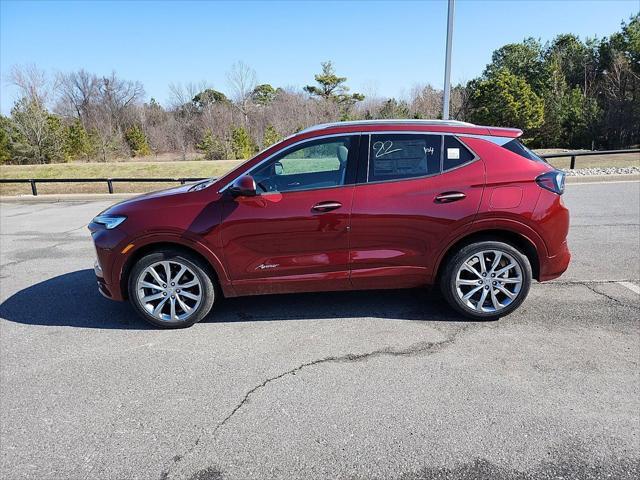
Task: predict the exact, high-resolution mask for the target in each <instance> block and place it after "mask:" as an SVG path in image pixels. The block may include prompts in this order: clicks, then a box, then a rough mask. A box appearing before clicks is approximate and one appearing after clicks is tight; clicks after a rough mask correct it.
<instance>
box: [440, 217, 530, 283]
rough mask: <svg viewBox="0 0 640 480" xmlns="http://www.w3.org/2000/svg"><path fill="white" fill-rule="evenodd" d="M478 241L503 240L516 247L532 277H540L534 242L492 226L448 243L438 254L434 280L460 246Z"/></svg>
mask: <svg viewBox="0 0 640 480" xmlns="http://www.w3.org/2000/svg"><path fill="white" fill-rule="evenodd" d="M480 241H499V242H504V243H507V244H509V245H511V246H512V247H514V248H516V249H518V250H519V251H520V252H522V253H523V254H524V255H525V256H526V257H527V259H528V260H529V263H530V264H531V272H532V274H533V278H535V279H536V280H539V279H540V258H539V255H538V250H537V249H536V244H535V243H534V242H533V241H532V240H531V239H529V238H528V237H527V236H525V235H523V234H522V233H519V232H514V231H513V230H508V229H504V228H493V229H486V230H477V231H474V232H471V233H468V234H466V235H465V236H463V237H461V238H459V239H458V240H456V241H455V242H454V243H452V244H451V245H449V246H448V247H447V248H446V249H445V251H444V252H443V253H442V254H441V255H440V259H439V261H438V264H437V266H436V270H435V271H436V274H435V277H434V278H435V282H434V283H437V282H439V281H440V276H441V275H442V271H443V270H444V268H445V266H446V264H447V262H448V261H449V259H450V258H451V257H452V256H453V255H455V254H456V252H458V251H459V250H460V249H461V248H462V247H465V246H467V245H470V244H472V243H476V242H480Z"/></svg>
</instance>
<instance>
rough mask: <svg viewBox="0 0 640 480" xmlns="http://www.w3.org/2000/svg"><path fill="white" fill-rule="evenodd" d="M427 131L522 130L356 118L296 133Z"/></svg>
mask: <svg viewBox="0 0 640 480" xmlns="http://www.w3.org/2000/svg"><path fill="white" fill-rule="evenodd" d="M407 130H409V131H425V132H441V133H454V134H467V135H490V136H496V137H509V138H517V137H519V136H520V135H522V130H520V129H517V128H504V127H489V126H483V125H474V124H473V123H468V122H461V121H458V120H435V119H434V120H417V119H415V120H414V119H389V120H386V119H385V120H354V121H346V122H333V123H321V124H319V125H313V126H311V127H309V128H305V129H304V130H301V131H300V132H298V133H297V134H296V136H297V135H305V136H308V137H311V136H316V135H329V134H333V133H349V132H376V131H407Z"/></svg>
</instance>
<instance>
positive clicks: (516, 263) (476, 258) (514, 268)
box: [440, 241, 532, 320]
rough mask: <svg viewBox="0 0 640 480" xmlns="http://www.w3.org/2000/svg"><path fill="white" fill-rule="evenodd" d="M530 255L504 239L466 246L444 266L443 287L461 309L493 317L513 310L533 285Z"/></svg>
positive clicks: (467, 313) (481, 317)
mask: <svg viewBox="0 0 640 480" xmlns="http://www.w3.org/2000/svg"><path fill="white" fill-rule="evenodd" d="M531 277H532V274H531V265H530V263H529V259H528V258H527V257H526V256H525V255H523V254H522V253H521V252H520V251H519V250H517V249H516V248H514V247H512V246H511V245H509V244H507V243H503V242H495V241H485V242H478V243H473V244H471V245H467V246H465V247H463V248H462V249H461V250H460V251H459V252H458V253H457V254H455V255H454V256H453V257H452V258H451V259H450V260H449V262H448V263H447V265H446V266H445V270H444V272H443V275H442V278H441V281H440V288H441V290H442V294H443V295H444V297H445V299H446V300H447V302H448V303H449V304H450V305H451V306H452V307H453V308H454V309H455V310H457V311H458V312H460V313H461V314H463V315H465V316H466V317H470V318H473V319H476V320H491V319H495V318H499V317H501V316H503V315H507V314H509V313H511V312H512V311H514V310H515V309H516V308H518V307H519V306H520V304H521V303H522V302H523V301H524V299H525V298H526V296H527V294H528V293H529V287H530V286H531Z"/></svg>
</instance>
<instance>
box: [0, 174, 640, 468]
mask: <svg viewBox="0 0 640 480" xmlns="http://www.w3.org/2000/svg"><path fill="white" fill-rule="evenodd" d="M565 200H566V203H567V204H568V205H569V207H570V208H571V209H572V228H571V234H570V247H571V249H572V252H573V255H574V256H573V263H572V265H571V267H570V270H569V271H568V272H567V273H566V274H565V275H564V276H563V277H562V278H561V279H559V280H558V281H554V282H550V283H547V284H534V285H533V286H532V290H531V293H530V296H529V299H528V300H527V301H526V302H525V304H524V305H523V306H522V307H521V308H520V309H519V310H518V311H516V312H515V313H514V314H512V315H510V316H508V317H506V318H503V319H501V320H500V321H497V322H483V323H480V322H478V323H476V322H468V321H465V320H463V319H461V318H459V317H457V316H456V315H455V314H454V313H452V311H450V310H449V309H448V308H447V307H445V306H444V305H443V304H442V303H441V301H440V300H438V298H437V297H434V296H427V295H425V294H424V292H422V291H415V290H411V291H396V292H391V291H386V292H343V293H331V294H308V295H297V296H290V295H286V296H266V297H256V298H251V299H247V298H244V299H230V300H226V301H225V302H224V303H222V304H221V305H219V306H218V307H217V308H214V314H213V315H212V316H210V317H209V319H208V320H207V321H205V322H203V323H200V324H197V325H196V326H194V327H193V328H190V329H187V330H178V331H159V330H154V329H151V328H148V327H147V326H146V324H144V323H143V322H142V321H141V320H139V319H138V317H137V316H136V315H135V313H134V312H133V311H132V310H131V309H130V307H129V306H128V305H127V304H119V303H114V302H110V301H108V300H106V299H103V298H102V297H101V296H100V295H99V294H98V293H97V291H96V288H95V282H94V278H93V270H92V265H93V255H94V253H93V247H92V245H91V241H90V237H89V234H88V232H87V230H86V228H85V225H86V223H87V222H88V221H89V220H90V218H91V217H92V216H93V215H95V214H96V213H98V212H99V211H100V210H102V209H103V208H105V207H106V206H108V205H109V204H110V203H111V202H110V201H92V202H89V201H78V202H68V203H37V204H29V203H14V202H12V203H3V204H0V230H1V232H0V233H1V236H0V240H1V243H0V264H1V272H0V374H1V377H0V387H1V390H0V421H1V431H0V435H1V436H0V474H1V475H0V476H1V477H2V478H6V479H22V478H30V479H40V480H42V479H67V478H70V479H98V478H99V479H105V478H106V479H130V478H139V479H154V480H169V479H176V478H180V479H189V480H213V479H216V480H219V479H225V480H228V479H266V478H278V479H291V478H296V479H297V478H300V479H325V478H336V479H337V478H339V479H370V478H373V479H403V480H410V479H411V480H418V479H430V478H438V479H441V478H469V479H475V478H487V479H511V478H517V479H524V478H564V479H567V478H576V479H578V478H579V479H596V478H616V479H624V478H630V479H631V478H634V479H635V478H638V475H640V373H639V372H640V369H639V368H638V367H639V362H640V328H639V327H640V323H639V318H640V301H639V295H638V293H636V292H637V291H638V290H639V289H640V225H639V224H640V183H638V182H626V183H605V184H582V185H580V184H570V185H568V191H567V193H566V198H565ZM634 290H635V291H634Z"/></svg>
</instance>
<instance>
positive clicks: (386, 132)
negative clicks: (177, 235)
mask: <svg viewBox="0 0 640 480" xmlns="http://www.w3.org/2000/svg"><path fill="white" fill-rule="evenodd" d="M358 135H360V136H364V135H367V136H368V137H369V142H368V143H369V145H368V149H367V179H366V181H365V182H364V183H362V182H358V179H357V178H356V180H355V182H354V183H350V184H344V185H335V186H330V187H318V188H308V189H300V190H289V191H288V192H265V193H261V194H259V195H260V196H262V195H272V194H276V193H278V194H281V195H282V194H285V193H293V192H308V191H311V190H325V189H328V188H342V187H349V186H351V187H353V186H358V185H367V184H372V185H373V184H377V183H388V182H403V181H407V180H417V179H421V178H430V177H435V176H436V175H442V174H443V173H448V172H451V171H453V170H457V169H458V168H461V167H466V166H467V165H470V164H471V163H473V162H476V161H478V160H479V159H480V156H479V155H478V154H477V153H476V152H475V151H474V150H473V149H472V148H471V147H469V145H467V144H466V143H465V142H464V140H463V139H462V138H460V137H472V138H481V139H483V140H488V139H489V138H493V137H490V136H488V135H471V134H458V133H451V132H429V131H420V130H379V131H358V132H343V133H333V134H328V135H317V136H314V137H310V138H305V139H303V140H299V141H297V142H295V143H292V144H291V145H288V146H287V147H285V148H283V149H280V150H278V151H276V152H274V153H272V154H271V155H269V156H268V157H266V158H264V159H262V160H261V161H260V162H258V163H257V164H256V165H254V166H253V167H252V168H251V169H250V170H248V171H246V172H244V173H243V174H242V175H248V174H250V173H251V172H252V171H254V170H255V169H257V168H259V167H260V166H262V165H263V164H264V163H266V162H268V161H269V160H271V159H273V157H275V156H277V155H280V154H281V153H283V152H285V151H287V150H289V149H292V148H294V147H297V146H299V145H302V144H304V143H310V142H314V141H316V140H321V139H324V138H335V137H351V136H358ZM372 135H436V136H440V137H441V146H440V149H441V155H440V171H439V172H436V173H432V174H429V175H421V176H419V177H407V178H393V179H389V180H376V181H372V182H370V181H369V161H370V156H371V136H372ZM446 135H449V136H452V137H455V138H456V139H458V141H460V143H462V144H463V145H464V146H465V147H466V148H467V149H468V150H469V151H470V152H471V153H472V154H473V159H471V160H469V161H468V162H466V163H463V164H460V165H457V166H455V167H453V168H450V169H449V170H446V171H443V162H444V154H443V152H442V149H443V148H444V137H445V136H446ZM496 138H506V139H507V140H506V141H505V142H504V143H506V142H507V141H510V140H513V138H510V137H496ZM489 141H491V140H489ZM492 143H496V142H492ZM248 161H250V160H247V162H248ZM357 161H358V158H356V162H357ZM237 178H238V177H236V178H234V179H233V180H231V181H230V182H229V183H227V184H226V185H225V186H224V187H222V188H221V189H220V190H218V193H219V194H222V193H224V192H225V191H226V190H227V189H228V188H229V187H230V186H231V185H232V184H233V182H234V181H235V180H236V179H237Z"/></svg>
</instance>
